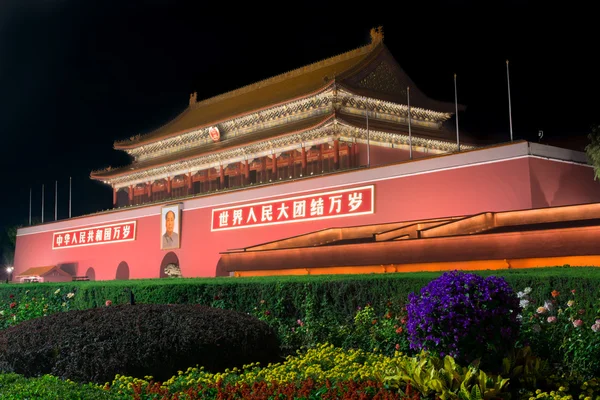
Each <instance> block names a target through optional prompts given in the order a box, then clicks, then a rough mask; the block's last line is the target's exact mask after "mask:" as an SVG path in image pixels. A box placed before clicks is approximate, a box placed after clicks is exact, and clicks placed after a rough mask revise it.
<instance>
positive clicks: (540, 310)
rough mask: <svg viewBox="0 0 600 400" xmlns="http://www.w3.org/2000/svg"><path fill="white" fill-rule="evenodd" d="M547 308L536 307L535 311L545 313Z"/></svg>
mask: <svg viewBox="0 0 600 400" xmlns="http://www.w3.org/2000/svg"><path fill="white" fill-rule="evenodd" d="M547 311H548V310H547V309H546V307H538V309H537V313H538V314H546V312H547Z"/></svg>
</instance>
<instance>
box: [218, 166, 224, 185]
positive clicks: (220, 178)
mask: <svg viewBox="0 0 600 400" xmlns="http://www.w3.org/2000/svg"><path fill="white" fill-rule="evenodd" d="M219 182H220V183H221V189H223V187H224V186H225V171H224V170H223V165H219Z"/></svg>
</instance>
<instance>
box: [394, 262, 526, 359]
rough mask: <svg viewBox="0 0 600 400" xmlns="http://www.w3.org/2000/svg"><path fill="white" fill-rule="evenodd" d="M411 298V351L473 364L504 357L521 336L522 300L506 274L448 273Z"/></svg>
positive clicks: (409, 307)
mask: <svg viewBox="0 0 600 400" xmlns="http://www.w3.org/2000/svg"><path fill="white" fill-rule="evenodd" d="M408 299H409V302H408V305H407V314H408V321H407V324H406V330H407V333H408V339H409V342H410V347H411V348H412V349H416V350H421V349H428V350H430V351H434V352H437V353H438V354H440V355H441V354H442V353H443V354H449V355H451V356H453V357H455V358H458V359H459V361H466V362H471V361H473V360H474V359H476V358H481V357H488V356H494V355H501V354H500V353H504V352H505V351H506V350H508V349H509V348H510V347H511V346H512V345H513V344H514V342H515V341H516V339H517V337H518V335H519V328H520V324H519V321H518V319H517V316H518V315H519V314H520V312H521V306H520V304H519V301H520V300H519V298H518V297H517V295H516V293H515V292H514V291H513V290H512V288H511V287H510V286H509V285H508V284H507V283H506V281H505V280H504V279H503V278H499V277H495V276H490V277H488V278H483V277H481V276H479V275H474V274H468V273H463V272H458V271H453V272H447V273H445V274H443V275H442V276H440V277H439V278H437V279H435V280H433V281H431V282H429V284H428V285H427V286H425V287H423V288H422V289H421V291H420V294H418V295H417V294H415V293H411V294H410V295H409V298H408Z"/></svg>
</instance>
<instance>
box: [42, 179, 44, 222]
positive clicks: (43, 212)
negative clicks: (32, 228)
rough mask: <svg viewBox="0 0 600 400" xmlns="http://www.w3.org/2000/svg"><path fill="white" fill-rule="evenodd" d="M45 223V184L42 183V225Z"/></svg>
mask: <svg viewBox="0 0 600 400" xmlns="http://www.w3.org/2000/svg"><path fill="white" fill-rule="evenodd" d="M43 223H44V184H43V183H42V224H43Z"/></svg>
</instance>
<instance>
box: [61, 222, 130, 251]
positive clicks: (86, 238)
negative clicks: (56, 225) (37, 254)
mask: <svg viewBox="0 0 600 400" xmlns="http://www.w3.org/2000/svg"><path fill="white" fill-rule="evenodd" d="M135 227H136V221H128V222H119V223H117V224H111V225H102V226H93V227H91V228H82V229H75V230H71V231H63V232H55V233H54V235H53V237H52V248H53V249H65V248H71V247H78V246H91V245H94V244H107V243H118V242H129V241H131V240H135Z"/></svg>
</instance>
